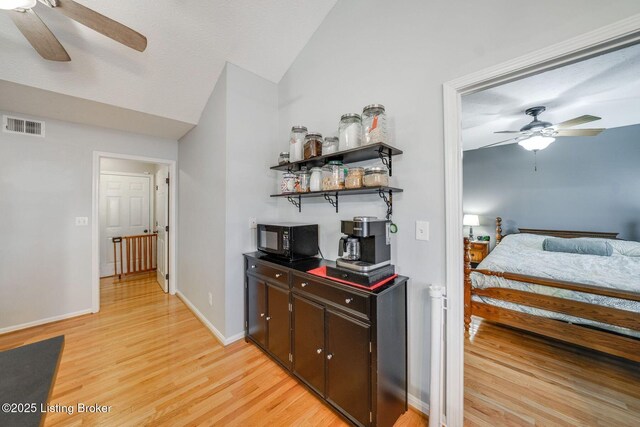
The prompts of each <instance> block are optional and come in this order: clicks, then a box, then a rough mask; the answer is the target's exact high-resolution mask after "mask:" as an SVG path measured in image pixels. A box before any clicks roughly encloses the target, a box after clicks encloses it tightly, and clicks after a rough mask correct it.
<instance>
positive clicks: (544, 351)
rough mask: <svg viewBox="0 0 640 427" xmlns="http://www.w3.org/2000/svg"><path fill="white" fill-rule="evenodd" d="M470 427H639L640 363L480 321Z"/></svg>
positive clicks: (469, 349)
mask: <svg viewBox="0 0 640 427" xmlns="http://www.w3.org/2000/svg"><path fill="white" fill-rule="evenodd" d="M473 327H475V328H477V332H476V333H475V336H473V337H472V339H471V341H469V340H467V341H466V343H465V424H466V425H469V426H498V425H500V426H534V425H536V426H611V427H613V426H616V427H619V426H636V427H637V426H640V364H636V363H633V362H626V361H623V360H621V359H616V358H612V357H608V356H605V355H602V354H600V353H596V352H592V351H589V350H582V349H578V348H576V347H573V346H569V345H564V344H561V343H558V342H555V341H552V340H548V339H545V338H542V337H537V336H535V335H530V334H527V333H525V332H519V331H516V330H513V329H509V328H506V327H502V326H497V325H493V324H490V323H487V322H482V321H477V320H475V319H474V325H473Z"/></svg>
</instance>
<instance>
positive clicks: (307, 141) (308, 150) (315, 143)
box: [304, 132, 322, 160]
mask: <svg viewBox="0 0 640 427" xmlns="http://www.w3.org/2000/svg"><path fill="white" fill-rule="evenodd" d="M318 156H322V134H319V133H315V132H313V133H308V134H307V136H306V137H305V138H304V160H307V159H311V158H312V157H318Z"/></svg>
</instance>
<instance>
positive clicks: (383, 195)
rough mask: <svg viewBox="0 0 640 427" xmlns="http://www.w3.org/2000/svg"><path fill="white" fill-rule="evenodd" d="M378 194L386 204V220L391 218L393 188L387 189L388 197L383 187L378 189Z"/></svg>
mask: <svg viewBox="0 0 640 427" xmlns="http://www.w3.org/2000/svg"><path fill="white" fill-rule="evenodd" d="M378 196H380V197H381V198H382V200H384V202H385V203H386V205H387V220H390V219H391V215H393V190H389V197H387V194H386V193H385V192H384V190H383V189H380V190H378Z"/></svg>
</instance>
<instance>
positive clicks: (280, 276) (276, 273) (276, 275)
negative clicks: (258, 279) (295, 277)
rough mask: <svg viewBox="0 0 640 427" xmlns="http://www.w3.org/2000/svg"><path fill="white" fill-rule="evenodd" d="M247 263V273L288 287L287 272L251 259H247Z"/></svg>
mask: <svg viewBox="0 0 640 427" xmlns="http://www.w3.org/2000/svg"><path fill="white" fill-rule="evenodd" d="M248 261H249V262H248V265H247V272H248V273H253V274H259V275H261V276H264V277H266V278H268V279H270V280H271V281H276V282H279V283H282V284H283V285H286V286H287V287H288V286H289V273H288V272H287V270H284V269H280V268H278V267H273V266H271V265H267V264H263V263H261V262H258V261H256V260H255V259H251V258H249V259H248Z"/></svg>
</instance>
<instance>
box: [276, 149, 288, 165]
mask: <svg viewBox="0 0 640 427" xmlns="http://www.w3.org/2000/svg"><path fill="white" fill-rule="evenodd" d="M287 163H289V152H288V151H283V152H282V153H280V155H279V156H278V164H279V165H286V164H287Z"/></svg>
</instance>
